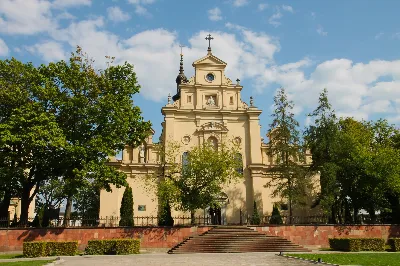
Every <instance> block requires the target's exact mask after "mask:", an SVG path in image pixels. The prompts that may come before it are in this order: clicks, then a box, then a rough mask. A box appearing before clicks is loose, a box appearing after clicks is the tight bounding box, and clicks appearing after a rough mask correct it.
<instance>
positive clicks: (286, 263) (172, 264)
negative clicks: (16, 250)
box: [59, 253, 312, 266]
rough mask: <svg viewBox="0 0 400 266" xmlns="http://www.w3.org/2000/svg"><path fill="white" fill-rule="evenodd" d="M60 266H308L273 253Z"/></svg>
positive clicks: (77, 261) (74, 260)
mask: <svg viewBox="0 0 400 266" xmlns="http://www.w3.org/2000/svg"><path fill="white" fill-rule="evenodd" d="M62 259H63V260H64V262H63V263H61V264H59V265H60V266H84V265H85V266H86V265H95V266H103V265H104V266H111V265H143V266H150V265H151V266H182V265H185V266H186V265H193V266H200V265H212V266H250V265H251V266H261V265H262V266H297V265H299V266H301V265H312V264H311V263H309V262H304V261H299V260H294V259H287V258H283V257H278V256H276V255H275V253H230V254H207V253H202V254H200V253H197V254H173V255H169V254H141V255H130V256H81V257H62Z"/></svg>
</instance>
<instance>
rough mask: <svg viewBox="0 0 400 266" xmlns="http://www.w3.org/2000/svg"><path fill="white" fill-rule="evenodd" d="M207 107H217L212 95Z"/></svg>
mask: <svg viewBox="0 0 400 266" xmlns="http://www.w3.org/2000/svg"><path fill="white" fill-rule="evenodd" d="M207 105H208V106H215V101H214V97H213V96H212V95H211V96H210V98H208V100H207Z"/></svg>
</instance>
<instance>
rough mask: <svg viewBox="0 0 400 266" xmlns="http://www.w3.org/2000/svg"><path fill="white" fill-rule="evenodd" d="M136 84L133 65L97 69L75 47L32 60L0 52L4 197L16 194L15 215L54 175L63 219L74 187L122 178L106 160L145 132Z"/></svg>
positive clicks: (118, 182)
mask: <svg viewBox="0 0 400 266" xmlns="http://www.w3.org/2000/svg"><path fill="white" fill-rule="evenodd" d="M109 59H110V60H111V58H109ZM139 89H140V86H139V85H138V83H137V79H136V74H135V72H134V68H133V65H131V64H129V63H127V62H125V63H124V64H122V65H115V66H114V65H113V64H112V62H109V63H108V64H107V67H106V68H105V69H104V70H101V69H96V68H95V66H94V61H93V60H91V59H89V57H88V55H87V54H85V53H84V52H82V49H81V48H80V47H78V48H77V51H76V52H75V53H72V54H71V57H70V59H69V60H68V61H63V60H61V61H58V62H52V63H49V64H48V65H41V66H39V67H35V66H33V65H32V64H31V63H27V64H24V63H21V62H19V61H18V60H16V59H14V58H13V59H10V60H4V61H1V60H0V110H1V112H0V161H1V162H0V175H1V176H2V177H4V178H2V179H1V181H0V188H1V189H2V191H3V202H7V199H9V198H10V197H11V196H18V197H21V200H22V206H21V207H22V208H21V220H22V221H26V220H27V218H28V217H27V215H28V207H29V203H30V202H31V200H32V199H33V197H34V196H35V195H36V193H37V191H39V189H40V187H41V186H42V185H43V184H44V183H45V182H48V181H49V180H51V179H58V178H60V177H61V178H62V180H63V190H64V192H63V193H64V194H65V195H66V196H67V208H66V218H67V219H68V218H69V217H70V214H71V206H72V200H73V195H74V194H76V193H77V192H78V190H79V189H80V188H82V187H85V186H86V185H87V184H88V182H92V181H93V180H95V181H96V184H97V185H100V187H101V188H104V189H107V190H110V184H114V185H116V186H117V187H118V186H124V185H126V181H125V180H126V176H125V174H123V173H121V172H118V171H117V170H116V169H114V168H112V167H109V166H107V165H106V164H105V163H106V162H107V161H108V156H113V155H115V154H116V153H117V152H118V151H120V150H122V149H123V148H124V147H125V145H131V146H136V145H138V144H139V143H141V142H142V141H143V139H144V138H145V137H146V136H147V135H148V134H149V132H150V126H151V124H150V122H145V121H144V120H143V118H142V116H141V111H140V109H139V107H137V106H135V105H134V104H133V100H132V97H133V96H134V95H135V94H136V93H138V92H139ZM10 184H11V185H10ZM32 189H34V192H33V193H31V191H32ZM6 205H7V204H6ZM6 205H4V204H1V208H0V209H1V210H6V209H8V206H6ZM0 214H1V215H4V213H0Z"/></svg>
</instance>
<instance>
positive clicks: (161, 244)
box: [0, 227, 209, 252]
mask: <svg viewBox="0 0 400 266" xmlns="http://www.w3.org/2000/svg"><path fill="white" fill-rule="evenodd" d="M207 230H209V227H192V228H191V227H173V228H167V227H166V228H164V227H134V228H120V227H114V228H48V229H39V228H37V229H36V228H35V229H8V230H7V229H1V230H0V252H1V251H15V250H22V243H23V242H24V241H33V240H36V241H40V240H44V241H69V240H78V242H79V249H81V250H83V249H84V248H85V247H86V245H87V242H88V240H92V239H112V238H140V239H141V246H142V247H143V248H171V247H173V246H175V245H176V244H178V243H180V242H182V241H183V240H185V239H186V238H188V237H189V236H191V235H194V234H201V233H203V232H205V231H207Z"/></svg>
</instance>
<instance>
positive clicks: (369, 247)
mask: <svg viewBox="0 0 400 266" xmlns="http://www.w3.org/2000/svg"><path fill="white" fill-rule="evenodd" d="M329 246H330V247H331V248H332V249H334V250H341V251H360V250H363V251H384V250H385V240H384V239H382V238H330V239H329Z"/></svg>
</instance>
